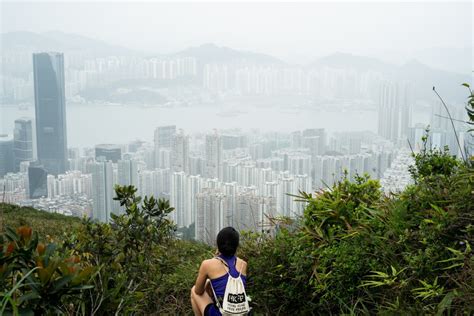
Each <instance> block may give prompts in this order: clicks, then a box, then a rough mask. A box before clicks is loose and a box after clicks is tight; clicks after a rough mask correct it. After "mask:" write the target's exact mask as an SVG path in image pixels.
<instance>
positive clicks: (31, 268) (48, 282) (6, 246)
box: [0, 226, 93, 315]
mask: <svg viewBox="0 0 474 316" xmlns="http://www.w3.org/2000/svg"><path fill="white" fill-rule="evenodd" d="M0 251H1V252H0V297H1V305H0V314H2V315H3V314H4V313H5V314H9V313H13V314H18V313H21V314H31V315H33V314H35V315H37V314H48V313H65V312H66V311H67V310H68V309H69V308H70V307H71V305H72V306H74V303H75V304H77V305H79V304H80V302H79V301H78V300H74V299H73V300H70V299H68V297H71V296H72V297H74V296H76V297H77V295H78V294H80V293H81V292H83V291H84V290H87V289H90V288H92V286H88V285H87V282H88V281H89V277H90V275H91V273H92V271H93V268H92V267H90V266H89V265H88V264H87V263H85V262H83V261H82V260H81V257H79V256H75V255H73V253H72V252H63V251H61V250H60V249H58V248H57V245H55V244H43V243H39V242H38V234H37V233H36V232H35V233H32V229H31V228H30V227H28V226H21V227H19V228H18V229H17V230H16V231H14V230H13V229H11V228H7V229H6V232H5V234H4V235H2V236H1V237H0ZM70 304H71V305H70Z"/></svg>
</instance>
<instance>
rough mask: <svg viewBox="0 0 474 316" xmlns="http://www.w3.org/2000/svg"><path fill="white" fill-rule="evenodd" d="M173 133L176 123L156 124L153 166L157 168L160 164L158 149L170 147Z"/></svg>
mask: <svg viewBox="0 0 474 316" xmlns="http://www.w3.org/2000/svg"><path fill="white" fill-rule="evenodd" d="M175 134H176V125H168V126H158V127H157V128H156V129H155V138H154V142H155V168H159V167H160V165H162V162H161V161H160V158H161V157H160V149H171V148H172V147H173V139H174V136H175Z"/></svg>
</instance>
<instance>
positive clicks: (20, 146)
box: [13, 118, 33, 171]
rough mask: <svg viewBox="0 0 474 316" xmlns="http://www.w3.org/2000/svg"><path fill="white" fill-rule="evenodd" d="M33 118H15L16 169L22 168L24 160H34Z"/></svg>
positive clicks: (14, 148) (14, 147)
mask: <svg viewBox="0 0 474 316" xmlns="http://www.w3.org/2000/svg"><path fill="white" fill-rule="evenodd" d="M32 126H33V125H32V122H31V119H29V118H20V119H17V120H15V130H14V133H13V151H14V155H15V170H16V171H19V170H20V163H21V162H22V161H32V160H33V127H32Z"/></svg>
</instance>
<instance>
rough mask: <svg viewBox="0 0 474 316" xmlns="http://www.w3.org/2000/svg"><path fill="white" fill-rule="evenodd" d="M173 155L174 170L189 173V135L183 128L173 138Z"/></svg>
mask: <svg viewBox="0 0 474 316" xmlns="http://www.w3.org/2000/svg"><path fill="white" fill-rule="evenodd" d="M171 157H172V162H171V163H172V167H173V171H176V172H179V171H184V172H186V173H189V136H188V135H185V134H184V132H183V130H179V132H178V134H175V136H174V138H173V149H172V153H171Z"/></svg>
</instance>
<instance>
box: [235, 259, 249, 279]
mask: <svg viewBox="0 0 474 316" xmlns="http://www.w3.org/2000/svg"><path fill="white" fill-rule="evenodd" d="M237 270H239V271H240V272H241V273H242V274H244V275H246V274H247V261H245V260H243V259H240V258H237Z"/></svg>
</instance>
